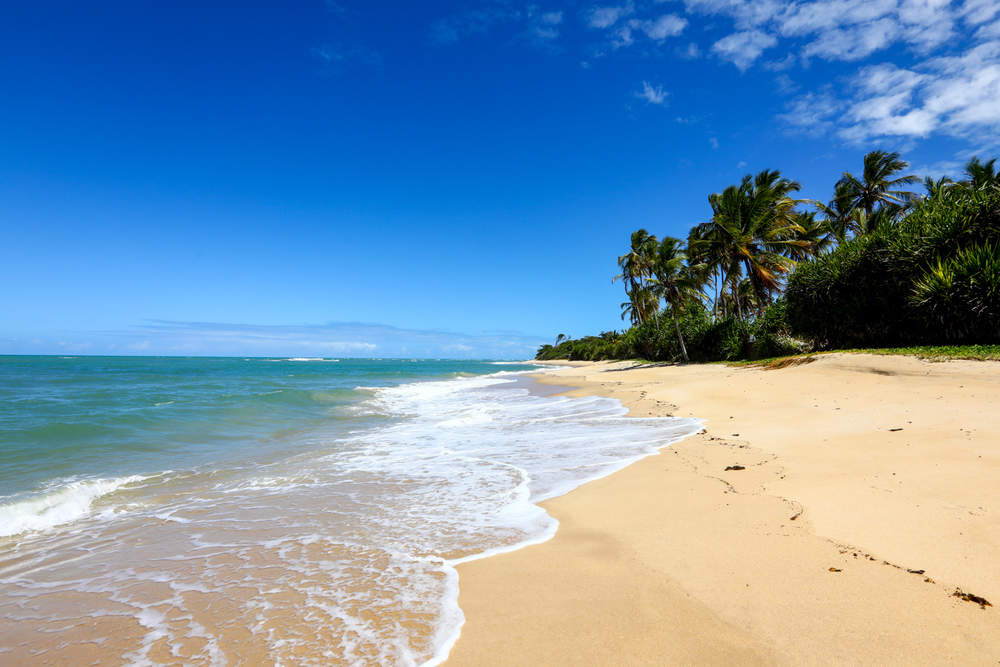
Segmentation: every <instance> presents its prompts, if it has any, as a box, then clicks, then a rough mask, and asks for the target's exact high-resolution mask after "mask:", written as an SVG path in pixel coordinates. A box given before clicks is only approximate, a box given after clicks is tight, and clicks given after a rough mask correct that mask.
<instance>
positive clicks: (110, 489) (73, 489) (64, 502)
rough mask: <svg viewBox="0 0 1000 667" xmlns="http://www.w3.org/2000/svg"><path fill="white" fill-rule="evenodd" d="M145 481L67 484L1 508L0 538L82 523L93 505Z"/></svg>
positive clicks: (121, 479) (129, 479)
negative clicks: (103, 497)
mask: <svg viewBox="0 0 1000 667" xmlns="http://www.w3.org/2000/svg"><path fill="white" fill-rule="evenodd" d="M144 479H148V478H146V477H142V476H139V475H132V476H129V477H119V478H117V479H85V480H76V481H70V482H66V483H63V484H59V485H54V488H52V489H51V490H47V491H44V492H41V493H38V494H35V495H33V496H30V497H28V498H24V499H19V500H14V501H11V502H8V503H4V504H2V505H0V537H10V536H12V535H17V534H19V533H24V532H27V531H39V530H48V529H50V528H54V527H55V526H59V525H62V524H66V523H70V522H73V521H76V520H77V519H81V518H83V517H85V516H87V515H88V514H90V512H91V507H92V506H93V504H94V501H95V500H97V499H98V498H100V497H101V496H106V495H108V494H110V493H114V492H115V491H117V490H118V489H120V488H122V487H123V486H126V485H128V484H133V483H135V482H141V481H142V480H144Z"/></svg>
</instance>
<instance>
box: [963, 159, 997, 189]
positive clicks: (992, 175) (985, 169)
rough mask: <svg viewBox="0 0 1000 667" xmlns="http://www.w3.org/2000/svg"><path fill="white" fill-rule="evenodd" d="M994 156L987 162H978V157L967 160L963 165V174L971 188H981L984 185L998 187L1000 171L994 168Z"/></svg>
mask: <svg viewBox="0 0 1000 667" xmlns="http://www.w3.org/2000/svg"><path fill="white" fill-rule="evenodd" d="M996 161H997V159H996V158H993V159H992V160H990V161H989V162H980V161H979V158H978V157H974V158H972V159H971V160H969V161H968V162H967V163H966V165H965V175H966V176H968V177H969V178H968V180H967V181H965V183H966V184H967V185H970V186H972V189H973V190H981V189H982V188H985V187H1000V172H998V171H997V170H996V168H995V165H996Z"/></svg>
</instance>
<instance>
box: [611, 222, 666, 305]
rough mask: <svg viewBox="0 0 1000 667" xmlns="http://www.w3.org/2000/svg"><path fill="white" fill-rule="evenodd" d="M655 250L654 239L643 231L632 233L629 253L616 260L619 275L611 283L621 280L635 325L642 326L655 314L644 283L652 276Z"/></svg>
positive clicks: (655, 243) (655, 242)
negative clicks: (619, 271)
mask: <svg viewBox="0 0 1000 667" xmlns="http://www.w3.org/2000/svg"><path fill="white" fill-rule="evenodd" d="M656 248H657V241H656V237H655V236H653V235H651V234H650V233H649V232H647V231H646V230H645V229H639V230H636V231H635V232H633V233H632V238H631V244H630V246H629V252H627V253H625V254H624V255H622V256H621V257H619V258H618V267H619V268H620V269H621V273H619V274H618V275H617V276H615V277H614V278H613V279H612V282H615V281H618V280H621V281H623V282H624V283H625V293H626V294H628V296H629V301H630V302H631V307H630V308H629V313H630V318H631V320H632V322H633V323H635V324H642V323H643V322H645V321H646V319H647V318H648V317H649V316H650V315H651V314H652V313H653V312H655V307H654V308H653V309H650V307H649V297H648V295H647V294H646V292H647V291H648V290H647V289H646V287H647V286H646V283H647V282H648V281H649V278H650V277H651V275H652V267H653V262H654V258H655V257H656ZM622 319H624V314H623V315H622Z"/></svg>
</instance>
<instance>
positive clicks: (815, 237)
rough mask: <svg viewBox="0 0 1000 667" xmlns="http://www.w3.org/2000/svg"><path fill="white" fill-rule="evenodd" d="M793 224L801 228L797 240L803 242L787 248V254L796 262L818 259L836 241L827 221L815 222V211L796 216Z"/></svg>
mask: <svg viewBox="0 0 1000 667" xmlns="http://www.w3.org/2000/svg"><path fill="white" fill-rule="evenodd" d="M795 223H796V224H797V225H798V226H799V227H801V228H802V231H800V232H799V233H798V236H797V238H798V240H800V241H805V245H801V246H794V245H793V246H789V247H788V251H787V252H788V256H789V257H791V258H792V259H794V260H795V261H797V262H800V261H803V260H806V259H810V258H812V257H819V256H820V255H822V254H823V253H824V252H826V251H827V250H829V249H830V248H832V247H833V244H834V243H835V242H836V241H837V231H835V230H834V229H833V228H832V226H831V224H830V222H829V220H817V219H816V212H815V211H808V212H802V213H799V214H797V215H796V216H795Z"/></svg>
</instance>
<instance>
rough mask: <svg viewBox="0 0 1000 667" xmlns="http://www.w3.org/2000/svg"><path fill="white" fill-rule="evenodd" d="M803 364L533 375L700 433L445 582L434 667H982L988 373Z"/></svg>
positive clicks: (996, 655)
mask: <svg viewBox="0 0 1000 667" xmlns="http://www.w3.org/2000/svg"><path fill="white" fill-rule="evenodd" d="M814 359H815V360H814V361H813V362H811V363H808V364H802V365H796V366H790V367H785V368H780V369H762V368H757V367H751V368H747V367H730V366H725V365H716V364H713V365H693V366H652V367H651V366H642V367H636V366H635V365H633V364H629V363H622V362H618V363H598V364H583V365H578V366H577V367H575V368H573V369H568V370H560V371H556V372H553V373H548V374H544V375H543V376H541V378H540V380H541V381H542V382H548V383H552V384H557V385H571V386H574V387H577V389H574V390H573V392H572V393H573V394H574V395H591V394H600V395H604V396H613V397H615V398H619V399H620V400H622V401H623V402H624V403H625V404H626V405H627V406H628V407H629V408H630V410H631V414H632V415H633V416H636V417H645V416H652V415H657V416H663V415H674V416H679V417H697V418H699V419H702V420H704V423H705V431H704V432H703V433H702V434H700V435H698V436H695V437H692V438H689V439H687V440H685V441H683V442H681V443H677V444H675V445H673V446H671V447H670V448H668V449H664V450H663V451H662V453H661V454H660V455H659V456H652V457H649V458H646V459H644V460H642V461H640V462H638V463H636V464H634V465H632V466H630V467H629V468H627V469H625V470H623V471H621V472H618V473H616V474H614V475H612V476H610V477H607V478H604V479H601V480H598V481H596V482H592V483H590V484H587V485H586V486H584V487H581V488H580V489H577V490H576V491H573V492H572V493H570V494H568V495H566V496H563V497H560V498H556V499H553V500H551V501H548V502H546V503H545V507H546V509H547V510H548V511H549V512H550V513H551V514H552V515H553V516H555V517H556V518H558V519H559V521H560V522H561V525H560V528H559V532H558V534H557V535H556V537H555V538H554V539H552V540H551V541H549V542H547V543H544V544H541V545H537V546H533V547H528V548H526V549H523V550H520V551H517V552H514V553H511V554H506V555H502V556H498V557H495V558H490V559H486V560H481V561H474V562H470V563H467V564H464V565H462V566H460V568H459V570H460V575H461V598H460V604H461V607H462V609H463V610H464V611H465V614H466V617H467V622H466V625H465V627H464V628H463V630H462V637H461V638H460V639H459V641H458V643H457V644H456V646H455V648H454V650H453V651H452V654H451V659H450V660H449V662H448V664H449V665H483V664H490V665H529V664H546V665H570V664H572V665H587V664H592V665H598V664H619V665H640V664H642V665H645V664H649V665H652V664H677V663H684V664H691V663H695V664H720V663H738V664H829V663H845V662H850V663H865V664H872V663H878V664H927V663H941V662H956V663H961V664H996V663H997V661H998V660H1000V617H998V616H997V614H998V613H1000V611H998V610H997V608H994V607H981V606H980V605H979V604H976V603H975V602H970V601H968V600H965V599H961V598H959V597H956V596H955V593H956V591H961V592H965V593H971V594H973V595H975V596H979V597H981V598H984V599H985V600H988V601H992V602H994V604H998V605H1000V513H998V510H1000V363H994V362H971V361H951V362H938V363H931V362H926V361H921V360H918V359H915V358H910V357H883V356H873V355H842V354H837V355H826V356H821V357H816V358H814ZM727 467H728V468H736V469H730V470H726V468H727Z"/></svg>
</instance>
